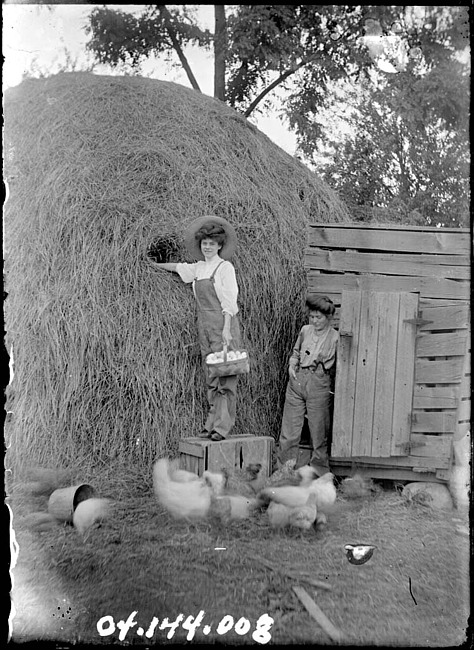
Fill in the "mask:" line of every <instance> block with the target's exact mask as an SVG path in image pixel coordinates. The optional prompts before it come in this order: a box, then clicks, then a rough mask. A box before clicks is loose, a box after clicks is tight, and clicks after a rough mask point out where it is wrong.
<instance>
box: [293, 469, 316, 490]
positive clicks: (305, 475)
mask: <svg viewBox="0 0 474 650" xmlns="http://www.w3.org/2000/svg"><path fill="white" fill-rule="evenodd" d="M296 473H297V474H298V476H299V478H300V482H299V485H303V486H305V485H309V484H310V483H311V481H314V480H315V479H316V478H317V476H318V475H317V474H316V472H315V470H314V469H313V468H312V467H311V465H303V467H299V468H298V469H297V470H296Z"/></svg>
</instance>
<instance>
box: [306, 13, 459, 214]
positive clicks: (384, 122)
mask: <svg viewBox="0 0 474 650" xmlns="http://www.w3.org/2000/svg"><path fill="white" fill-rule="evenodd" d="M430 9H433V8H430ZM433 13H434V12H431V18H433ZM441 17H442V12H441V11H439V12H438V13H437V22H438V24H440V23H441ZM444 17H445V18H446V15H445V16H444ZM454 22H455V21H453V23H451V24H454ZM429 24H430V25H433V24H434V23H429ZM443 24H444V29H443V30H441V29H439V30H438V34H437V35H436V38H437V39H438V40H439V41H441V42H442V43H443V46H440V45H439V44H437V42H436V39H435V38H433V36H432V35H431V38H429V39H426V46H424V47H422V48H420V49H421V52H422V55H418V56H417V57H415V58H414V59H413V60H411V61H408V63H407V65H406V66H405V69H404V70H403V71H402V72H401V73H399V74H398V73H397V74H389V75H380V74H379V75H377V76H376V77H372V78H370V79H365V82H364V83H359V84H358V86H357V88H358V90H359V93H358V94H357V93H356V92H354V91H353V90H352V91H351V90H347V89H346V90H345V92H343V95H342V97H343V98H344V100H345V101H346V102H347V101H351V102H352V105H353V106H354V110H352V112H350V113H349V114H346V115H344V117H342V118H341V119H340V122H339V124H338V127H339V128H338V129H336V128H334V124H332V125H331V126H330V128H328V127H327V126H325V125H324V120H321V119H319V125H318V128H320V129H322V133H323V138H322V139H321V138H320V139H319V143H320V142H322V141H324V142H325V146H326V149H327V150H329V154H328V152H327V151H324V148H323V147H321V146H320V144H318V143H316V147H315V146H314V141H313V140H308V141H307V142H305V141H304V142H302V149H304V150H305V151H306V153H307V155H308V157H309V158H310V159H311V160H312V161H313V163H314V164H315V168H316V169H317V170H318V171H319V172H320V173H321V174H322V175H323V176H324V178H325V179H326V180H327V181H328V182H329V184H331V185H332V186H333V187H334V188H336V189H337V190H339V192H340V193H341V194H342V196H343V198H344V199H345V200H346V202H347V203H348V204H349V205H350V206H351V208H352V211H353V214H354V216H355V218H361V219H363V220H367V219H368V218H374V217H375V218H377V216H378V215H379V217H380V215H381V214H382V216H381V218H382V219H383V220H385V221H386V220H390V219H392V218H395V219H397V220H404V221H408V222H410V223H414V222H417V223H420V224H428V225H438V224H442V225H445V226H460V225H461V226H468V225H469V201H470V189H469V186H470V182H469V181H470V177H469V163H470V151H469V149H470V148H469V130H468V129H469V81H470V77H469V67H468V64H467V59H466V58H464V62H463V58H462V57H461V58H460V57H459V55H458V52H456V49H455V48H454V46H453V42H454V40H455V38H453V39H450V38H448V36H447V35H448V29H447V28H446V26H447V25H449V21H447V20H446V19H445V20H444V22H443ZM443 32H444V33H443ZM455 36H456V32H454V37H455ZM418 43H421V44H422V45H423V41H420V40H419V41H418ZM460 43H462V39H461V41H460ZM446 45H448V46H449V48H448V47H446ZM348 93H351V94H348ZM333 97H334V94H333ZM355 107H357V108H356V109H355ZM327 110H328V111H330V112H331V114H332V115H333V116H334V115H337V114H338V112H340V108H339V107H338V102H337V101H336V102H334V101H333V103H332V105H328V106H327ZM332 119H333V120H334V117H333V118H332ZM341 125H344V126H345V127H346V128H345V129H342V128H341ZM342 131H344V132H345V135H344V136H338V135H336V134H337V133H341V132H342ZM324 159H326V163H324ZM374 208H375V209H374ZM380 208H384V210H383V213H381V211H380Z"/></svg>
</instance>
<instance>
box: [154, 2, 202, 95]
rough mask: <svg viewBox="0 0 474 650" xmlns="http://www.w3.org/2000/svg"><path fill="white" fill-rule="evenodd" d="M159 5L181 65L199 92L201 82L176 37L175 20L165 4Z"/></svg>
mask: <svg viewBox="0 0 474 650" xmlns="http://www.w3.org/2000/svg"><path fill="white" fill-rule="evenodd" d="M158 7H159V10H160V12H161V15H162V16H163V19H164V21H165V26H166V31H167V32H168V35H169V37H170V39H171V42H172V43H173V47H174V49H175V52H176V54H177V55H178V57H179V60H180V61H181V65H182V66H183V68H184V70H185V72H186V74H187V75H188V79H189V81H190V82H191V86H192V87H193V88H194V90H199V92H201V89H200V88H199V84H198V82H197V81H196V77H195V76H194V75H193V71H192V70H191V67H190V65H189V63H188V60H187V58H186V56H185V54H184V52H183V50H182V49H181V45H180V44H179V41H178V39H177V38H176V32H175V30H174V27H173V22H172V20H171V14H170V12H169V11H168V9H167V8H166V7H165V5H158Z"/></svg>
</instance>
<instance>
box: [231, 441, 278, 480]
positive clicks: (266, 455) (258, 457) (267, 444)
mask: <svg viewBox="0 0 474 650" xmlns="http://www.w3.org/2000/svg"><path fill="white" fill-rule="evenodd" d="M273 443H274V440H273V438H272V437H271V436H259V437H257V438H256V439H255V440H242V443H241V452H240V451H239V455H240V453H241V458H240V462H239V463H238V464H237V466H238V467H240V466H242V467H245V466H246V465H249V464H251V463H260V464H261V466H262V469H261V470H260V473H261V475H262V476H270V473H271V457H272V449H273Z"/></svg>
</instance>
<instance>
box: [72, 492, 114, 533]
mask: <svg viewBox="0 0 474 650" xmlns="http://www.w3.org/2000/svg"><path fill="white" fill-rule="evenodd" d="M110 506H111V501H110V499H97V498H95V497H91V498H90V499H85V500H84V501H81V502H80V503H78V504H77V506H76V509H75V510H74V514H73V515H72V523H73V524H74V528H76V530H78V531H79V533H81V535H85V533H86V532H87V531H88V530H89V529H90V528H92V526H94V525H95V524H97V523H100V522H101V521H104V520H105V519H107V517H108V516H109V514H110Z"/></svg>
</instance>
